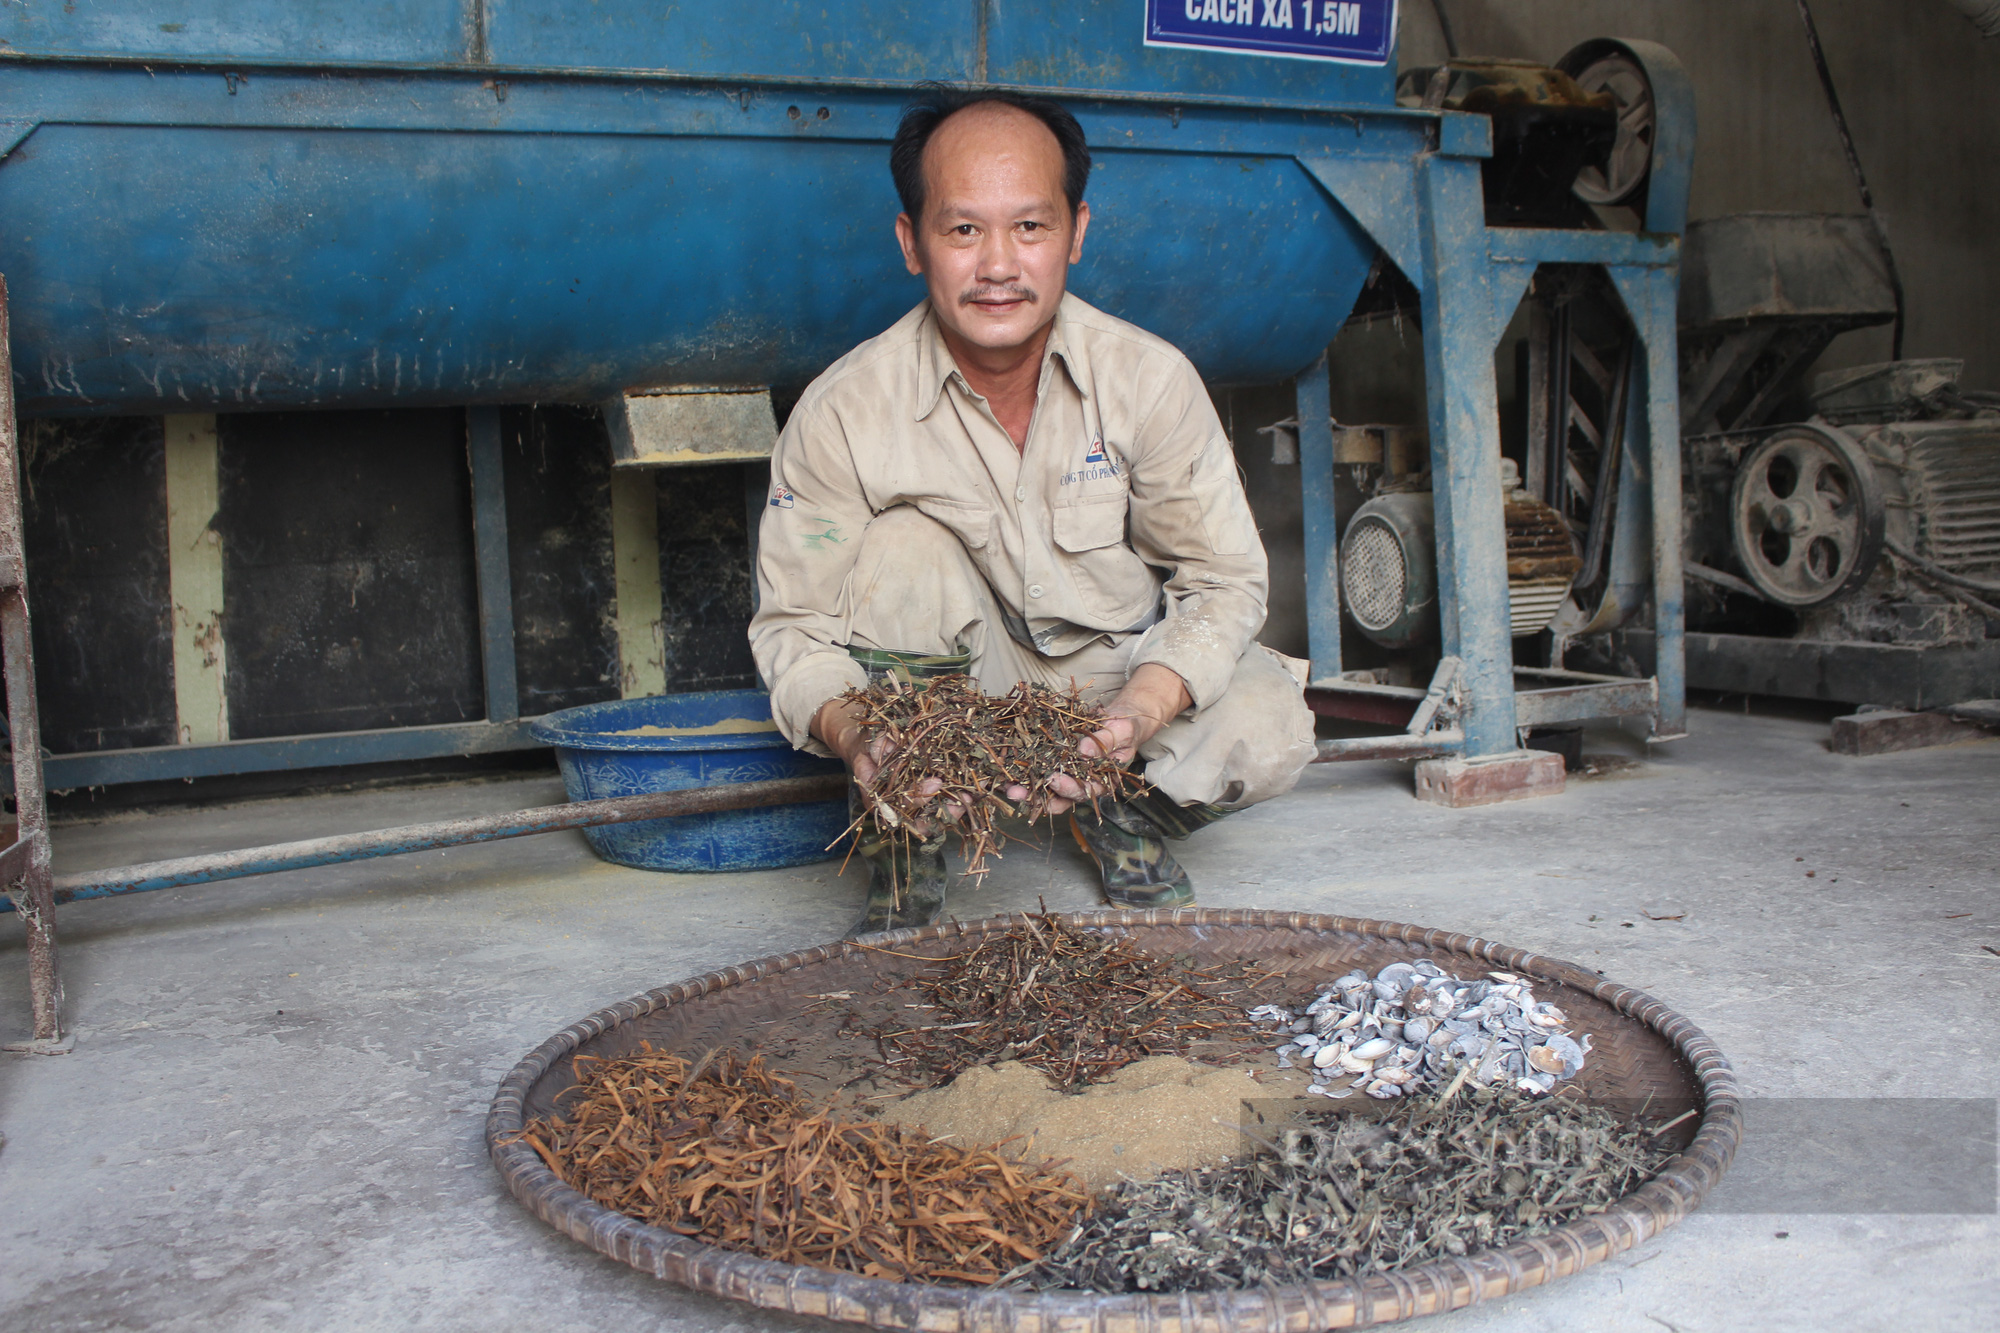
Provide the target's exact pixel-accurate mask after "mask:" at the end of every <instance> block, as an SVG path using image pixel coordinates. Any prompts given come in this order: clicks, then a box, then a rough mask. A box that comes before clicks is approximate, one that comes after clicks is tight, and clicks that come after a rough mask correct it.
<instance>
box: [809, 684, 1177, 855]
mask: <svg viewBox="0 0 2000 1333" xmlns="http://www.w3.org/2000/svg"><path fill="white" fill-rule="evenodd" d="M841 702H843V703H848V704H852V705H855V706H856V707H858V708H859V709H860V710H861V718H862V725H863V726H864V727H866V728H867V735H868V738H869V739H870V740H871V741H873V740H875V739H877V738H881V737H887V738H888V740H889V742H890V744H891V745H892V746H893V747H894V748H893V752H892V753H891V754H890V755H889V756H888V757H887V759H886V760H885V761H884V762H883V764H882V766H881V770H880V771H879V772H878V773H877V774H876V777H875V781H874V782H873V784H871V785H870V787H869V789H868V801H867V809H866V810H865V811H864V812H863V813H862V815H861V818H860V819H857V820H856V821H855V824H854V826H853V828H851V829H850V830H849V831H850V832H852V831H854V829H858V828H859V827H860V826H861V824H862V823H863V821H866V820H871V819H872V820H873V821H875V822H876V823H877V825H878V826H879V827H881V828H882V829H883V830H884V831H886V832H889V833H891V834H892V835H895V836H900V837H904V838H908V837H909V836H911V833H912V831H913V830H916V829H943V828H949V829H951V830H953V831H955V832H956V833H957V834H958V836H959V845H960V850H961V851H962V852H963V853H964V855H965V860H966V872H965V873H966V874H968V875H971V876H975V877H976V876H980V875H983V874H985V873H986V859H987V858H988V857H989V856H997V855H999V851H1000V844H1001V842H1002V835H1001V834H1000V833H999V832H998V831H997V830H996V829H995V827H994V825H995V821H996V820H998V819H1001V818H1011V817H1013V816H1016V815H1020V814H1026V815H1029V816H1030V817H1032V816H1034V815H1035V814H1036V813H1037V811H1038V810H1039V808H1040V805H1041V802H1042V799H1043V796H1044V794H1045V793H1046V792H1047V790H1048V782H1049V779H1050V778H1051V777H1052V776H1054V775H1055V774H1058V773H1060V774H1063V775H1064V776H1067V777H1070V778H1073V779H1075V780H1076V781H1077V782H1078V783H1079V784H1081V785H1083V786H1085V787H1088V786H1090V785H1091V784H1093V783H1094V784H1096V786H1097V787H1099V788H1100V789H1102V790H1103V792H1104V793H1105V795H1106V796H1107V797H1109V798H1110V799H1113V800H1115V799H1117V798H1119V797H1121V796H1124V795H1127V794H1129V793H1132V792H1136V791H1141V790H1143V789H1144V788H1145V785H1146V784H1145V782H1144V781H1143V780H1142V779H1140V778H1139V777H1138V776H1137V775H1135V774H1134V773H1132V772H1131V771H1130V770H1129V769H1127V768H1124V767H1123V766H1121V765H1119V764H1117V763H1115V762H1113V761H1112V760H1110V759H1108V758H1104V757H1092V756H1087V755H1085V754H1083V753H1082V751H1080V750H1079V749H1078V748H1077V746H1078V745H1079V743H1081V742H1082V741H1083V740H1084V739H1085V738H1086V737H1088V736H1089V735H1090V734H1091V733H1092V732H1094V731H1096V730H1097V729H1098V728H1099V727H1101V726H1103V725H1104V719H1103V716H1102V714H1101V713H1100V711H1099V710H1098V709H1097V708H1096V707H1095V706H1094V705H1091V704H1087V703H1085V702H1084V701H1083V698H1082V695H1081V693H1080V692H1079V691H1078V690H1077V688H1076V686H1075V684H1074V683H1073V682H1072V684H1071V685H1070V688H1069V689H1068V690H1067V691H1064V690H1053V689H1050V688H1049V687H1047V686H1046V685H1036V684H1032V683H1030V682H1027V681H1023V682H1021V683H1020V684H1017V685H1016V686H1014V688H1013V689H1011V690H1009V691H1008V692H1007V693H1006V694H1002V695H989V694H985V693H983V692H981V690H980V688H979V686H978V685H976V684H974V683H973V680H972V678H971V677H970V676H940V677H938V678H936V679H935V680H928V681H919V682H917V683H915V684H906V683H904V682H901V681H897V680H895V679H893V678H892V679H889V680H885V681H880V682H877V683H875V684H872V685H870V686H868V687H867V688H866V689H859V690H849V691H848V692H847V693H846V694H844V695H842V696H841ZM1010 786H1018V787H1024V788H1026V789H1027V791H1028V792H1029V797H1028V800H1027V801H1026V802H1025V803H1024V804H1023V806H1021V807H1019V808H1017V807H1016V806H1015V805H1014V803H1012V802H1010V801H1008V800H1007V799H1006V795H1005V793H1006V789H1007V788H1008V787H1010Z"/></svg>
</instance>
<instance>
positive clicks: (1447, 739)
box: [1313, 727, 1465, 764]
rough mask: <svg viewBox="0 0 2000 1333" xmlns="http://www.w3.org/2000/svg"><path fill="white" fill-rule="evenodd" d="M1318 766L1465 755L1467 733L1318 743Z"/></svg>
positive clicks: (1455, 730) (1365, 737) (1368, 737)
mask: <svg viewBox="0 0 2000 1333" xmlns="http://www.w3.org/2000/svg"><path fill="white" fill-rule="evenodd" d="M1318 749H1319V754H1318V755H1317V756H1315V757H1314V759H1313V762H1314V763H1315V764H1340V763H1349V762H1352V761H1355V760H1360V759H1441V758H1444V757H1446V756H1448V755H1454V754H1463V753H1464V752H1465V733H1464V732H1462V731H1460V730H1458V729H1457V728H1456V727H1453V728H1450V729H1449V730H1446V731H1433V732H1431V733H1430V734H1429V735H1428V736H1409V735H1403V736H1349V737H1345V738H1342V739H1340V740H1326V741H1320V742H1318Z"/></svg>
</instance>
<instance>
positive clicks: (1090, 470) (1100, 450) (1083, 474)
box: [1056, 435, 1119, 486]
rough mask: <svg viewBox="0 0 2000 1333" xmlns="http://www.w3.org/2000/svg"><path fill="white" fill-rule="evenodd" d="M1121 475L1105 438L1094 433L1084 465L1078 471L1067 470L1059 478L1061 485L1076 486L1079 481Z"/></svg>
mask: <svg viewBox="0 0 2000 1333" xmlns="http://www.w3.org/2000/svg"><path fill="white" fill-rule="evenodd" d="M1118 475H1119V471H1118V460H1117V458H1116V457H1115V456H1114V455H1113V454H1112V452H1111V451H1110V450H1109V449H1107V448H1105V447H1104V438H1103V437H1102V436H1099V435H1093V436H1091V438H1090V447H1089V451H1088V452H1087V453H1085V454H1084V456H1083V467H1082V468H1081V469H1080V470H1079V471H1076V472H1065V473H1063V474H1062V476H1061V477H1060V478H1059V479H1058V481H1057V483H1056V484H1057V485H1059V486H1074V485H1076V483H1078V482H1079V481H1108V480H1110V479H1111V478H1113V477H1116V476H1118Z"/></svg>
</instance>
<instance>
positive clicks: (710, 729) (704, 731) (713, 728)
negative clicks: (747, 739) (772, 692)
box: [608, 717, 778, 736]
mask: <svg viewBox="0 0 2000 1333" xmlns="http://www.w3.org/2000/svg"><path fill="white" fill-rule="evenodd" d="M777 729H778V724H777V723H776V722H773V721H772V720H771V719H770V718H768V717H767V718H765V719H763V720H762V721H759V720H758V719H756V718H754V717H725V718H723V719H722V721H720V722H711V723H709V724H708V725H707V726H705V727H655V726H650V725H648V726H644V727H632V728H629V729H628V730H625V731H613V732H610V733H608V734H609V735H612V736H741V735H745V734H748V733H749V732H753V731H776V730H777Z"/></svg>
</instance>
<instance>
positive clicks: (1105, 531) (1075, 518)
mask: <svg viewBox="0 0 2000 1333" xmlns="http://www.w3.org/2000/svg"><path fill="white" fill-rule="evenodd" d="M1125 510H1126V501H1125V492H1124V491H1119V492H1117V493H1116V494H1114V495H1093V496H1090V497H1089V498H1087V499H1082V500H1077V501H1074V502H1072V503H1070V504H1060V505H1057V506H1056V507H1055V539H1056V545H1057V546H1060V547H1062V548H1063V550H1065V551H1068V552H1069V553H1070V554H1072V555H1076V554H1080V553H1081V552H1084V551H1095V550H1099V549H1101V548H1103V547H1106V546H1116V545H1120V544H1122V543H1123V542H1124V540H1125Z"/></svg>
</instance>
